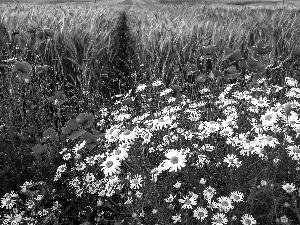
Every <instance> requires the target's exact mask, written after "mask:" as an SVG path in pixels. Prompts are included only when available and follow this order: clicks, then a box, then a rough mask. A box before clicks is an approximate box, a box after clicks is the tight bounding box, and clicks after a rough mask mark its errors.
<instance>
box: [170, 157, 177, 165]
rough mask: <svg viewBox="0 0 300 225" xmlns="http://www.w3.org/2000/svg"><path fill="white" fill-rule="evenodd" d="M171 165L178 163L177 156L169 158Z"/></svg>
mask: <svg viewBox="0 0 300 225" xmlns="http://www.w3.org/2000/svg"><path fill="white" fill-rule="evenodd" d="M170 161H171V163H173V164H177V163H178V157H177V156H174V157H172V158H171V160H170Z"/></svg>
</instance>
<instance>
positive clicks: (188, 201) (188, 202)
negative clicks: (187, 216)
mask: <svg viewBox="0 0 300 225" xmlns="http://www.w3.org/2000/svg"><path fill="white" fill-rule="evenodd" d="M191 203H192V202H191V201H190V200H185V202H184V204H186V205H190V204H191Z"/></svg>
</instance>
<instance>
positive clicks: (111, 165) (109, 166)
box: [100, 155, 121, 176]
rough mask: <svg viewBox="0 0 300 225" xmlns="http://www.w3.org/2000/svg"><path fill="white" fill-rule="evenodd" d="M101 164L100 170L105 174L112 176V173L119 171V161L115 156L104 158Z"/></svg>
mask: <svg viewBox="0 0 300 225" xmlns="http://www.w3.org/2000/svg"><path fill="white" fill-rule="evenodd" d="M100 166H102V168H101V170H102V171H103V172H104V174H105V176H108V175H109V176H112V175H113V174H115V173H116V174H119V173H120V166H121V163H120V161H119V160H117V158H116V156H115V155H113V156H110V157H107V158H106V160H105V161H104V162H103V163H102V164H101V165H100Z"/></svg>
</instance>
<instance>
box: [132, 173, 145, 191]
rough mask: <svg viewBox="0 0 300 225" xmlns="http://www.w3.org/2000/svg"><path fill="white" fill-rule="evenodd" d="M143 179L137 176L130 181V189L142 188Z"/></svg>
mask: <svg viewBox="0 0 300 225" xmlns="http://www.w3.org/2000/svg"><path fill="white" fill-rule="evenodd" d="M142 182H143V178H142V176H141V175H139V174H137V175H135V176H134V177H132V178H131V179H130V188H131V189H139V188H140V187H141V186H142Z"/></svg>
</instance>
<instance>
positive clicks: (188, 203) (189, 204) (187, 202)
mask: <svg viewBox="0 0 300 225" xmlns="http://www.w3.org/2000/svg"><path fill="white" fill-rule="evenodd" d="M183 198H184V199H179V200H178V201H179V202H180V203H182V204H183V206H182V207H181V208H182V209H192V208H193V205H196V204H197V201H196V199H195V198H193V197H189V196H186V197H183Z"/></svg>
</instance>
